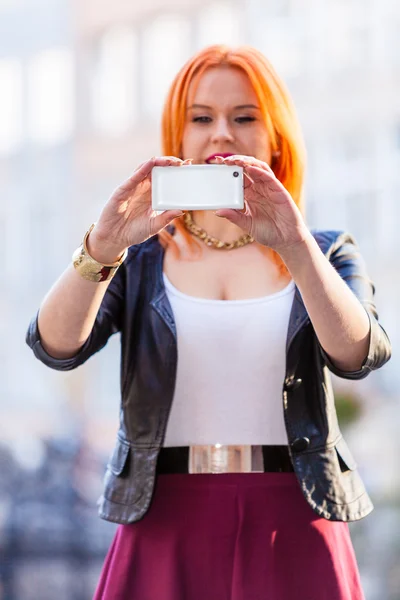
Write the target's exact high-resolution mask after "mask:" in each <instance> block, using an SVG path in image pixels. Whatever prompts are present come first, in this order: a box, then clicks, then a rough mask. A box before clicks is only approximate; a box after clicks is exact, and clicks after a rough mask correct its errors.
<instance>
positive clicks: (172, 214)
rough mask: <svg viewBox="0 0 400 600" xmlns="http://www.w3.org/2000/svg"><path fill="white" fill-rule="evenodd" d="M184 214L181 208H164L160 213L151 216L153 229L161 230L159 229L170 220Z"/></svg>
mask: <svg viewBox="0 0 400 600" xmlns="http://www.w3.org/2000/svg"><path fill="white" fill-rule="evenodd" d="M184 214H185V213H184V212H183V211H182V210H166V211H164V212H163V213H162V214H161V215H157V216H155V217H152V221H153V229H154V231H161V229H164V227H166V226H167V225H168V224H169V223H171V221H173V220H174V219H177V218H179V217H182V215H184Z"/></svg>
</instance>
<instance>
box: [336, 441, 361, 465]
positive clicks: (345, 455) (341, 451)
mask: <svg viewBox="0 0 400 600" xmlns="http://www.w3.org/2000/svg"><path fill="white" fill-rule="evenodd" d="M335 450H336V454H337V456H338V460H339V465H340V470H341V471H342V473H344V472H346V471H354V470H355V469H356V468H357V463H356V461H355V460H354V458H353V455H352V453H351V452H350V449H349V447H348V445H347V444H346V442H345V440H344V439H343V438H341V439H340V440H339V442H338V443H337V444H336V446H335Z"/></svg>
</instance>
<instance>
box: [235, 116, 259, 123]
mask: <svg viewBox="0 0 400 600" xmlns="http://www.w3.org/2000/svg"><path fill="white" fill-rule="evenodd" d="M255 120H256V119H255V117H250V116H247V117H236V119H235V121H236V122H237V123H250V122H251V121H255Z"/></svg>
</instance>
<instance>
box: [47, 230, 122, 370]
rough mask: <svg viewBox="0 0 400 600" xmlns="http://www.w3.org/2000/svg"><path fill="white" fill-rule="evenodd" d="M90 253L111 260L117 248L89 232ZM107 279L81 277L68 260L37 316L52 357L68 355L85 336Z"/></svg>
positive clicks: (116, 253) (92, 322) (98, 257)
mask: <svg viewBox="0 0 400 600" xmlns="http://www.w3.org/2000/svg"><path fill="white" fill-rule="evenodd" d="M89 237H90V239H89V238H88V240H87V246H88V250H89V253H90V255H91V256H92V257H93V258H95V259H96V260H97V261H99V262H101V263H104V264H111V263H113V262H115V261H116V260H117V259H118V257H119V256H120V251H117V250H116V249H115V248H107V247H105V246H104V244H99V243H98V242H97V240H96V238H95V236H93V235H92V233H91V234H90V236H89ZM110 281H111V280H108V281H102V282H99V283H96V282H93V281H87V280H86V279H83V278H82V277H81V276H80V275H79V273H78V272H77V271H76V270H75V268H74V267H73V265H72V264H71V265H70V266H69V267H68V268H67V269H66V270H65V271H64V273H63V274H62V275H61V277H60V278H59V279H58V280H57V281H56V283H55V284H54V285H53V287H52V288H51V290H50V291H49V293H48V294H47V295H46V297H45V299H44V300H43V302H42V304H41V306H40V309H39V317H38V326H39V333H40V338H41V343H42V346H43V348H44V349H45V351H46V352H47V353H48V354H50V356H53V357H54V358H70V357H72V356H74V355H75V354H76V353H77V352H78V350H79V349H80V348H81V347H82V346H83V344H84V343H85V342H86V340H87V339H88V337H89V335H90V333H91V331H92V329H93V325H94V322H95V320H96V316H97V313H98V311H99V308H100V305H101V303H102V300H103V298H104V294H105V293H106V291H107V288H108V286H109V284H110Z"/></svg>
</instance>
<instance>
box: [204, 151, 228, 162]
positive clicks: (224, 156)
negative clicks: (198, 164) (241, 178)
mask: <svg viewBox="0 0 400 600" xmlns="http://www.w3.org/2000/svg"><path fill="white" fill-rule="evenodd" d="M217 156H222V158H227V157H228V156H233V152H216V153H215V154H211V156H209V157H208V158H206V161H205V162H206V163H210V162H211V161H212V160H215V159H216V157H217Z"/></svg>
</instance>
